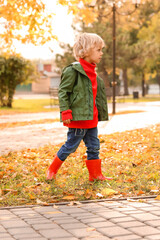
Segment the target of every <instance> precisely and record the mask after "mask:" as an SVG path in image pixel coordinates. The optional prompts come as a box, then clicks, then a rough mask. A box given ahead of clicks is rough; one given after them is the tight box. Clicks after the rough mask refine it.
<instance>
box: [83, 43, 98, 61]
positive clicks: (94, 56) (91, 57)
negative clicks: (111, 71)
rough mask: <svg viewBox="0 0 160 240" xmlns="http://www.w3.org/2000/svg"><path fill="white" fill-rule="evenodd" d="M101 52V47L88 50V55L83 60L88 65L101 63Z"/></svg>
mask: <svg viewBox="0 0 160 240" xmlns="http://www.w3.org/2000/svg"><path fill="white" fill-rule="evenodd" d="M102 55H103V52H102V47H101V46H95V47H94V48H92V49H91V50H90V52H89V53H88V55H87V56H86V57H85V58H84V60H86V61H87V62H89V63H95V64H97V63H99V62H100V61H101V58H102Z"/></svg>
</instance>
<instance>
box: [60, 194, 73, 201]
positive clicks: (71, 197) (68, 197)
mask: <svg viewBox="0 0 160 240" xmlns="http://www.w3.org/2000/svg"><path fill="white" fill-rule="evenodd" d="M62 199H63V200H74V199H76V197H75V196H74V195H69V196H65V197H63V198H62Z"/></svg>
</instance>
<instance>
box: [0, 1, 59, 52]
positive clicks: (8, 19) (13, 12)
mask: <svg viewBox="0 0 160 240" xmlns="http://www.w3.org/2000/svg"><path fill="white" fill-rule="evenodd" d="M52 16H53V14H48V13H47V12H46V5H45V4H44V3H43V1H42V0H34V1H33V0H23V1H21V0H7V1H6V0H0V22H1V32H0V48H1V50H4V49H5V50H9V51H10V50H11V49H12V45H13V41H14V40H18V41H20V42H22V43H33V44H35V45H38V44H39V45H43V44H44V43H46V42H47V41H50V40H53V39H55V38H56V36H55V35H54V34H53V29H52V24H51V21H52Z"/></svg>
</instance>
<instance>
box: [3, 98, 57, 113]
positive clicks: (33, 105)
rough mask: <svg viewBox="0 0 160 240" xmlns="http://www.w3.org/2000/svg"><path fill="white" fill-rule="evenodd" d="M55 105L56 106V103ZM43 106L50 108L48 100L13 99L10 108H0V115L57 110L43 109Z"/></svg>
mask: <svg viewBox="0 0 160 240" xmlns="http://www.w3.org/2000/svg"><path fill="white" fill-rule="evenodd" d="M56 105H58V101H57V102H56ZM45 106H50V99H15V100H14V101H13V107H12V108H7V107H4V108H2V107H1V108H0V115H3V114H15V113H33V112H35V113H36V112H50V111H53V110H58V109H57V108H45Z"/></svg>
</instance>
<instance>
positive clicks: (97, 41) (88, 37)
mask: <svg viewBox="0 0 160 240" xmlns="http://www.w3.org/2000/svg"><path fill="white" fill-rule="evenodd" d="M104 45H105V44H104V41H103V39H102V38H101V37H100V36H98V35H97V34H95V33H82V34H80V35H79V36H78V37H77V39H76V42H75V44H74V46H73V53H74V57H75V58H76V60H79V58H85V57H86V56H87V55H88V53H89V52H90V51H91V49H92V48H94V47H95V46H98V47H104Z"/></svg>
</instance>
